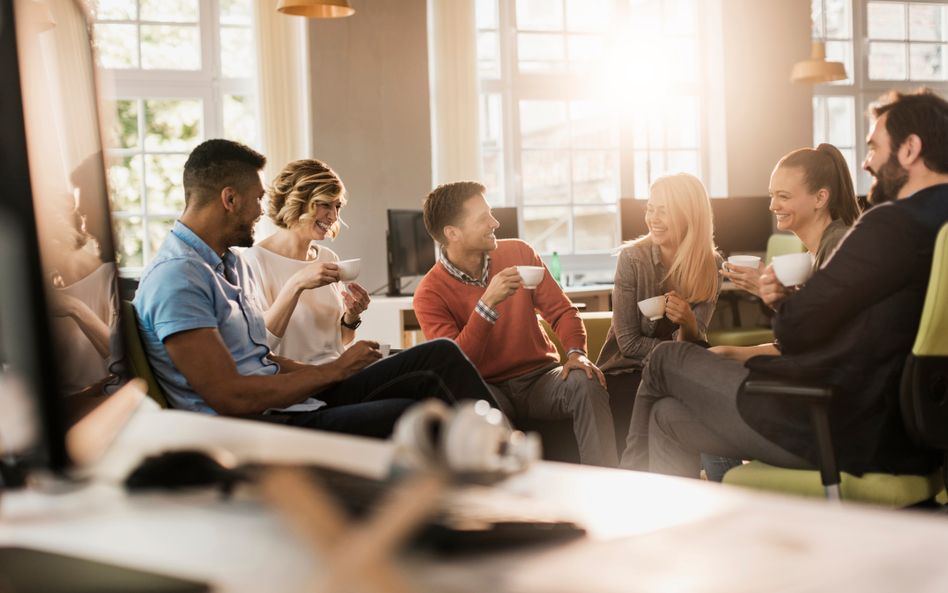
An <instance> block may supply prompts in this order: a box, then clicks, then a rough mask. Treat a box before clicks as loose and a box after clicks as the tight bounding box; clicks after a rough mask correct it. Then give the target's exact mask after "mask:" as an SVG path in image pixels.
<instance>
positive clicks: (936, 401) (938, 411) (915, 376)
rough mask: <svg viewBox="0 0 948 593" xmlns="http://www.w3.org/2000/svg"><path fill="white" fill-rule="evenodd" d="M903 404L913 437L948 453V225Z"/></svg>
mask: <svg viewBox="0 0 948 593" xmlns="http://www.w3.org/2000/svg"><path fill="white" fill-rule="evenodd" d="M901 405H902V416H903V419H904V421H905V427H906V429H907V430H908V432H909V434H910V435H912V437H913V438H915V439H916V440H917V441H918V442H920V443H922V444H925V445H928V446H930V447H935V448H938V449H943V450H948V224H946V225H945V226H943V227H942V228H941V231H939V233H938V238H937V240H936V241H935V252H934V254H933V257H932V272H931V277H930V278H929V281H928V292H927V293H926V294H925V305H924V307H923V308H922V319H921V323H920V324H919V328H918V336H917V337H916V339H915V345H914V346H913V347H912V353H911V354H909V356H908V358H907V359H906V361H905V369H904V371H903V373H902V386H901Z"/></svg>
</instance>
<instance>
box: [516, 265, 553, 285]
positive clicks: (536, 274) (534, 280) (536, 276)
mask: <svg viewBox="0 0 948 593" xmlns="http://www.w3.org/2000/svg"><path fill="white" fill-rule="evenodd" d="M544 272H546V268H544V267H543V266H517V273H518V274H520V281H521V282H522V283H523V287H524V288H529V289H533V288H536V287H537V285H538V284H540V282H542V281H543V273H544Z"/></svg>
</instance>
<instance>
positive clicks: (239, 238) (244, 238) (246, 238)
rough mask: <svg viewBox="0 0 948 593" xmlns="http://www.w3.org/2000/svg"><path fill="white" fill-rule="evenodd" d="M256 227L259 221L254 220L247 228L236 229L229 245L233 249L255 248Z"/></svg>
mask: <svg viewBox="0 0 948 593" xmlns="http://www.w3.org/2000/svg"><path fill="white" fill-rule="evenodd" d="M256 225H257V221H256V220H254V221H252V222H251V223H250V224H249V225H247V226H242V227H239V228H236V229H234V234H233V236H232V237H231V240H230V241H228V243H230V245H231V246H232V247H253V229H254V227H255V226H256Z"/></svg>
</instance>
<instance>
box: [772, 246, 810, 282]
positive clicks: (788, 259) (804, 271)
mask: <svg viewBox="0 0 948 593" xmlns="http://www.w3.org/2000/svg"><path fill="white" fill-rule="evenodd" d="M773 265H774V273H775V274H776V275H777V280H780V283H781V284H783V285H784V286H797V285H798V284H803V283H804V282H806V281H807V280H809V279H810V275H812V274H813V257H812V256H810V254H809V253H791V254H790V255H778V256H777V257H775V258H774V259H773Z"/></svg>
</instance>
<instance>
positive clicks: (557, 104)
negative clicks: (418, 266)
mask: <svg viewBox="0 0 948 593" xmlns="http://www.w3.org/2000/svg"><path fill="white" fill-rule="evenodd" d="M702 4H703V3H699V2H696V1H695V0H647V1H629V0H477V5H476V6H477V26H478V64H479V73H480V83H481V97H480V106H481V107H480V116H481V147H482V158H483V163H482V170H483V181H484V182H485V184H486V185H487V186H488V193H487V199H488V201H489V202H490V203H491V205H493V206H498V207H499V206H516V207H517V209H518V214H519V218H520V237H521V238H522V239H524V240H525V241H527V242H529V243H530V244H531V245H533V247H534V248H535V249H537V251H539V252H540V253H551V252H553V251H557V252H559V253H560V254H583V253H608V252H610V251H611V250H613V249H614V248H615V247H616V246H618V245H619V243H620V235H619V229H620V227H619V217H618V212H617V204H618V199H619V198H620V197H628V198H631V197H635V198H639V199H646V198H647V197H648V187H649V184H650V183H651V181H652V180H654V179H655V178H657V177H658V176H660V175H663V174H665V173H666V172H679V171H684V172H688V173H692V174H694V175H696V176H698V177H699V178H701V179H702V180H704V181H705V183H706V184H707V177H708V171H707V168H708V167H707V158H706V155H704V153H703V149H702V147H703V143H702V138H703V137H704V136H705V123H704V118H703V116H702V113H703V109H702V102H703V97H704V91H703V88H704V81H703V80H702V76H703V75H704V74H703V73H704V72H705V71H706V68H703V67H702V66H701V61H700V60H701V56H702V52H701V47H702V44H703V43H704V37H703V35H702V34H701V32H702V28H701V26H700V24H701V21H702V9H701V5H702ZM504 32H509V34H507V35H505V34H504Z"/></svg>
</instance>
